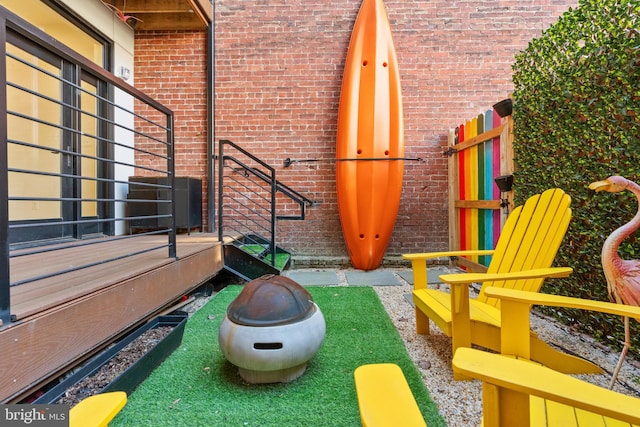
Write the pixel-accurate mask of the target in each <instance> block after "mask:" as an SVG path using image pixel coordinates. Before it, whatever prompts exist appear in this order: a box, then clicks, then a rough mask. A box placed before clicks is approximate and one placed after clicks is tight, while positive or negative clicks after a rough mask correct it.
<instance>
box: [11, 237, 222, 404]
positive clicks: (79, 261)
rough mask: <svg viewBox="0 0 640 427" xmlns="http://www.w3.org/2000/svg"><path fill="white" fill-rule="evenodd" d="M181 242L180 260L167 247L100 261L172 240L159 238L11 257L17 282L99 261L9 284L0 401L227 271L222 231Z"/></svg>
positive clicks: (16, 395) (24, 390) (19, 394)
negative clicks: (8, 320)
mask: <svg viewBox="0 0 640 427" xmlns="http://www.w3.org/2000/svg"><path fill="white" fill-rule="evenodd" d="M177 240H178V241H177V246H176V249H177V259H173V258H169V257H168V249H167V248H166V247H164V248H160V249H155V250H152V251H150V252H145V253H141V254H139V255H136V256H134V257H131V258H123V259H120V260H117V261H112V262H106V263H101V262H102V261H103V260H105V259H109V258H115V257H117V256H118V254H121V253H124V252H129V253H131V252H142V251H143V250H145V249H150V248H154V247H158V246H162V245H163V244H164V243H166V242H167V237H166V236H162V235H161V236H139V237H138V236H137V237H136V238H134V239H126V240H114V241H109V242H105V243H101V244H100V245H97V246H84V247H76V248H69V249H65V250H60V251H54V252H47V253H42V254H37V255H28V256H24V257H17V258H12V260H11V280H12V283H14V282H18V281H22V280H25V279H28V278H33V277H44V276H48V275H50V274H51V273H53V272H55V271H59V270H61V269H63V268H65V269H73V268H74V267H75V266H78V265H86V264H91V263H96V264H97V265H96V266H94V267H90V268H84V269H80V270H77V271H72V272H69V273H66V274H62V275H53V276H50V277H47V278H43V279H40V280H37V281H34V282H29V283H24V284H21V285H18V286H14V287H12V289H11V313H12V314H13V315H15V316H16V318H17V321H16V322H14V323H11V324H9V325H6V326H0V348H2V358H1V359H0V403H6V402H13V401H17V400H19V398H20V397H22V395H24V394H25V393H28V392H29V390H31V389H33V388H34V387H36V386H38V385H39V384H41V383H43V382H45V381H47V380H48V379H49V378H50V377H51V376H53V375H55V374H56V373H57V372H60V371H61V370H63V369H64V368H65V367H67V366H70V365H72V364H73V363H75V362H77V361H78V360H80V359H82V358H84V357H86V356H87V355H88V354H89V353H91V352H92V351H93V350H94V349H95V348H96V347H99V346H101V345H103V344H105V343H107V342H109V341H110V340H112V339H113V338H114V337H116V336H117V335H119V334H121V333H122V332H123V331H125V330H127V329H129V328H131V327H132V326H134V325H136V324H138V323H140V322H141V321H144V320H145V319H147V318H148V317H150V316H152V315H153V314H154V313H157V312H158V311H159V310H161V309H162V308H164V307H166V306H168V305H170V304H171V303H172V302H174V301H176V300H177V299H179V298H180V297H181V296H183V295H185V294H187V293H188V292H190V291H191V290H193V289H194V288H196V287H197V286H199V285H200V284H202V283H204V282H206V281H207V280H209V279H210V278H212V277H214V276H215V275H217V274H218V273H219V272H220V271H221V270H222V268H223V259H222V245H221V244H220V243H219V242H218V239H217V236H214V235H211V234H203V233H196V234H191V235H179V236H178V239H177ZM123 248H126V250H123Z"/></svg>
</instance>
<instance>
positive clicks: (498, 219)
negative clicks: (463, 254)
mask: <svg viewBox="0 0 640 427" xmlns="http://www.w3.org/2000/svg"><path fill="white" fill-rule="evenodd" d="M512 131H513V120H512V118H511V116H507V117H505V118H501V117H500V116H499V115H498V114H497V113H496V112H495V111H494V110H493V109H490V110H488V111H487V112H486V113H483V114H479V115H478V116H477V117H473V118H471V119H469V120H467V121H465V122H464V123H462V124H460V125H459V126H458V127H456V128H455V129H452V130H451V131H450V134H449V150H448V152H447V154H448V155H449V247H450V249H451V250H471V249H493V248H494V247H495V243H496V242H497V240H498V236H499V235H500V230H501V229H502V225H503V224H504V219H505V217H506V212H508V210H510V209H511V208H512V203H513V197H512V196H513V191H509V192H506V193H501V192H500V190H499V189H498V186H497V185H496V184H495V182H494V179H495V178H496V177H498V176H506V175H512V174H513V150H512V142H513V132H512ZM502 200H505V203H508V205H506V206H501V203H502ZM503 205H504V203H503ZM490 259H491V258H490V256H473V257H470V258H459V259H457V260H456V264H458V265H459V266H462V267H465V268H467V269H469V270H471V271H484V270H486V266H487V265H489V262H490Z"/></svg>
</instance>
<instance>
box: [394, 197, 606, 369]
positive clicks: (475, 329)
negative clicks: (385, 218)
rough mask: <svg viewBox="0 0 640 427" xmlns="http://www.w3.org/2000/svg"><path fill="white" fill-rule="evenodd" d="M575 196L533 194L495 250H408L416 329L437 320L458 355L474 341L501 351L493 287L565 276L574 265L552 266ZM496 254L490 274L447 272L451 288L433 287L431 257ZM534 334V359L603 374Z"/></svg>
mask: <svg viewBox="0 0 640 427" xmlns="http://www.w3.org/2000/svg"><path fill="white" fill-rule="evenodd" d="M570 204H571V198H570V197H569V196H568V195H567V194H566V193H565V192H564V191H562V190H561V189H558V188H555V189H550V190H547V191H545V192H544V193H542V194H537V195H535V196H532V197H530V198H529V199H528V200H527V201H526V202H525V204H524V205H522V206H519V207H517V208H516V209H514V210H513V212H512V213H511V214H510V215H509V217H508V218H507V220H506V222H505V225H504V227H503V229H502V232H501V234H500V237H499V239H498V242H497V244H496V248H495V250H474V251H448V252H433V253H422V254H405V255H403V256H404V258H406V259H409V260H411V265H412V270H413V281H414V290H413V301H414V304H415V312H416V330H417V332H418V333H419V334H428V333H429V319H431V320H432V321H433V322H434V323H435V324H436V325H437V326H438V327H439V328H440V329H441V330H442V331H443V332H444V333H446V334H447V335H449V336H451V345H452V349H453V353H455V350H456V349H458V348H460V347H471V345H472V344H476V345H478V346H481V347H484V348H488V349H492V350H495V351H499V350H500V328H501V321H500V301H499V300H497V299H496V298H492V297H490V296H488V295H486V293H485V289H486V288H487V287H489V286H494V287H503V288H510V289H523V290H528V291H533V292H539V291H540V288H541V287H542V283H543V281H544V279H545V278H549V277H565V276H568V275H569V274H571V272H572V269H571V268H567V267H557V268H552V267H551V265H552V263H553V260H554V258H555V256H556V253H557V251H558V249H559V247H560V244H561V242H562V239H563V238H564V235H565V233H566V231H567V228H568V227H569V222H570V220H571V208H570ZM471 255H491V256H492V258H491V262H490V263H489V266H488V268H487V272H486V273H468V274H444V275H441V276H440V280H442V281H443V282H444V283H447V284H449V285H450V292H448V293H447V292H443V291H439V290H435V289H429V288H428V287H427V260H428V259H431V258H440V257H451V256H471ZM472 283H482V288H481V289H480V294H479V295H478V298H474V299H470V298H469V288H468V287H469V285H470V284H472ZM526 336H527V337H530V340H531V348H532V355H531V359H533V360H536V361H538V362H540V363H543V364H544V365H546V366H549V367H551V368H553V369H556V370H559V371H562V372H565V373H601V372H602V370H601V369H600V368H599V367H598V366H596V365H594V364H592V363H590V362H588V361H585V360H584V359H581V358H577V357H575V356H571V355H568V354H564V353H562V352H559V351H557V350H555V349H553V348H551V347H550V346H548V345H547V344H546V343H544V342H543V341H541V340H540V339H538V338H537V336H536V335H535V334H531V335H529V334H526ZM455 378H456V379H464V378H463V377H461V376H460V375H459V374H456V375H455Z"/></svg>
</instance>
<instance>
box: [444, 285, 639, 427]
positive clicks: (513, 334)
mask: <svg viewBox="0 0 640 427" xmlns="http://www.w3.org/2000/svg"><path fill="white" fill-rule="evenodd" d="M485 293H486V294H487V296H489V297H492V298H498V299H500V301H501V307H502V308H501V321H502V330H501V335H502V337H501V338H502V339H501V341H502V345H501V353H502V355H496V354H489V353H487V352H483V351H480V350H475V349H469V348H459V349H458V350H457V351H456V353H455V355H454V358H453V369H454V372H457V373H458V374H460V375H464V376H469V377H473V378H478V379H480V380H482V381H483V383H484V384H483V405H484V410H483V419H484V426H485V427H494V426H528V425H532V426H547V425H548V426H558V427H571V426H576V427H579V426H585V427H597V426H603V427H604V426H614V425H615V426H629V425H630V424H631V425H640V399H637V398H633V397H630V396H626V395H623V394H620V393H616V392H613V391H611V390H609V389H606V388H603V387H598V386H596V385H593V384H590V383H587V382H584V381H581V380H579V379H577V378H574V377H570V376H568V375H566V374H563V373H560V372H557V371H554V370H552V369H549V368H547V367H544V366H540V365H538V364H536V363H533V362H531V361H529V360H528V359H529V358H530V355H531V342H530V340H529V339H527V335H528V334H527V331H529V329H530V311H531V307H532V306H533V305H546V306H555V307H568V308H577V309H581V310H590V311H597V312H601V313H608V314H613V315H618V316H623V317H625V316H626V317H633V318H635V319H638V320H640V307H633V306H626V305H622V304H615V303H609V302H601V301H591V300H584V299H580V298H571V297H565V296H558V295H549V294H542V293H537V292H526V291H520V290H514V289H504V288H491V287H489V288H487V289H486V290H485Z"/></svg>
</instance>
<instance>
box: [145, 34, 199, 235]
mask: <svg viewBox="0 0 640 427" xmlns="http://www.w3.org/2000/svg"><path fill="white" fill-rule="evenodd" d="M206 53H207V33H206V32H204V31H149V32H138V33H136V34H135V52H134V60H135V63H134V70H135V80H134V84H135V87H136V88H137V89H139V90H141V91H142V92H144V93H146V94H147V95H149V96H151V97H152V98H154V99H156V100H157V101H159V102H160V103H162V104H164V105H165V106H166V107H168V108H170V109H171V110H173V112H174V139H175V148H174V149H175V153H174V155H175V168H176V176H190V177H195V178H200V179H201V180H202V190H203V216H202V219H203V221H205V226H206V219H207V203H206V195H207V73H208V71H207V57H206ZM136 173H137V174H141V175H142V174H145V172H144V171H143V170H139V171H138V172H136Z"/></svg>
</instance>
